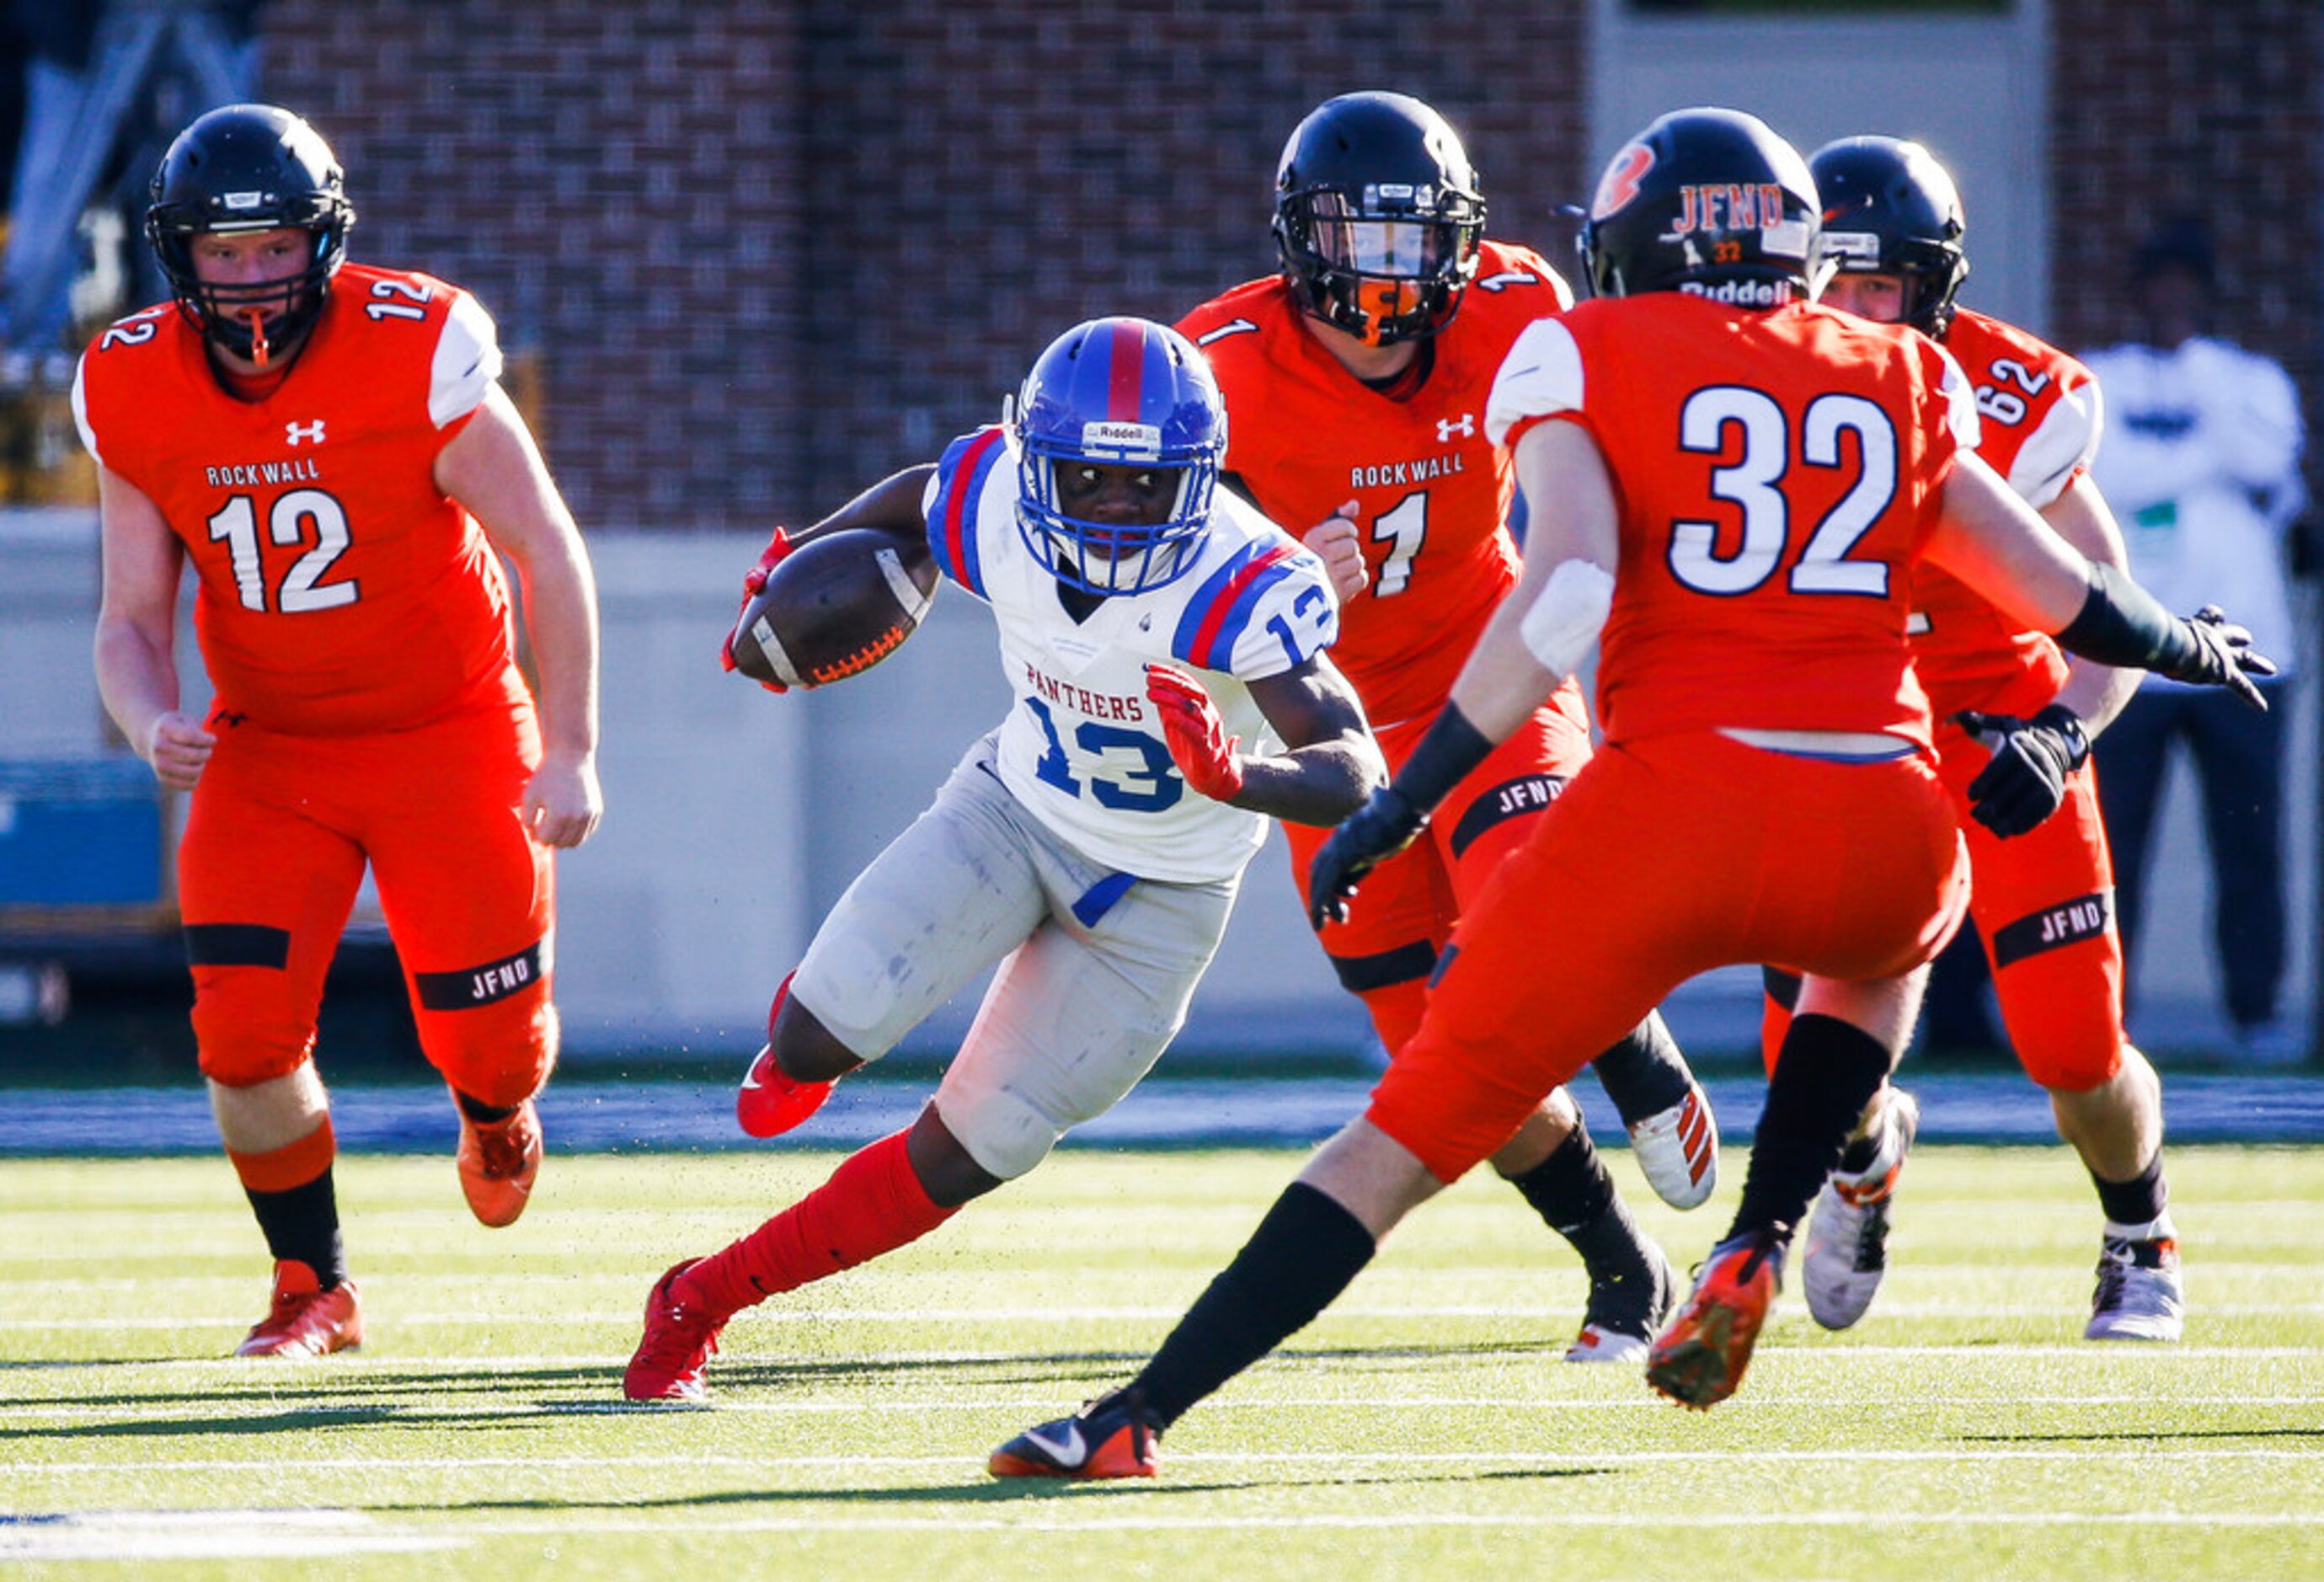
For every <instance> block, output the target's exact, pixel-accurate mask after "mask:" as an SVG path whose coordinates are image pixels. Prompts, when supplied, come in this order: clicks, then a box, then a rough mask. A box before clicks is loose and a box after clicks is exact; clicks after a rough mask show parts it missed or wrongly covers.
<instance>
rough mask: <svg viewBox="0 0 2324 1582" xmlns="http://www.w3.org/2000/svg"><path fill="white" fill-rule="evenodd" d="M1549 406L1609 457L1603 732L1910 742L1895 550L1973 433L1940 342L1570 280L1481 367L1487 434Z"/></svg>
mask: <svg viewBox="0 0 2324 1582" xmlns="http://www.w3.org/2000/svg"><path fill="white" fill-rule="evenodd" d="M1551 418H1558V419H1564V420H1567V421H1574V422H1578V423H1580V424H1582V427H1583V428H1584V429H1585V430H1588V432H1589V433H1590V435H1591V439H1593V440H1594V441H1595V442H1596V444H1597V446H1598V449H1599V450H1600V453H1601V454H1602V455H1603V456H1604V458H1605V460H1606V464H1607V468H1608V470H1609V473H1610V474H1611V475H1612V476H1613V477H1614V478H1615V479H1616V480H1618V482H1617V484H1616V490H1617V497H1618V503H1619V508H1620V539H1621V544H1620V563H1619V565H1618V568H1617V569H1616V573H1615V593H1614V607H1613V613H1612V615H1610V616H1609V619H1608V621H1607V623H1606V627H1605V632H1604V635H1603V637H1602V638H1601V640H1600V659H1599V667H1598V708H1599V719H1600V723H1601V724H1602V725H1603V726H1604V728H1605V731H1606V735H1607V738H1608V739H1609V741H1613V742H1624V741H1632V740H1637V739H1640V738H1644V737H1646V736H1651V735H1659V734H1662V733H1665V732H1670V731H1681V730H1717V729H1720V728H1725V727H1744V728H1757V729H1763V730H1817V731H1866V732H1885V733H1887V734H1890V735H1898V736H1902V737H1904V738H1906V739H1909V740H1911V741H1914V742H1917V743H1920V744H1921V745H1924V746H1925V745H1928V742H1929V730H1930V720H1929V709H1928V701H1927V698H1925V696H1924V695H1923V692H1922V690H1921V686H1920V683H1919V682H1918V681H1917V680H1915V679H1914V673H1913V667H1912V654H1911V650H1910V648H1909V647H1908V645H1907V643H1906V639H1905V617H1906V615H1907V613H1908V608H1909V606H1910V601H1911V599H1912V597H1913V594H1914V575H1915V573H1914V562H1915V561H1916V560H1918V559H1919V556H1920V552H1921V549H1922V546H1923V544H1924V543H1925V541H1926V540H1927V535H1928V532H1929V529H1930V527H1931V525H1932V523H1933V522H1934V520H1935V514H1936V504H1937V497H1938V495H1939V494H1940V492H1941V486H1942V484H1943V481H1944V479H1945V477H1946V476H1949V474H1950V471H1951V461H1952V458H1953V457H1954V456H1955V455H1956V454H1957V453H1958V451H1959V449H1960V448H1962V447H1974V446H1975V445H1976V443H1977V439H1978V421H1977V411H1976V408H1975V406H1974V405H1973V404H1972V403H1971V399H1970V393H1969V386H1968V383H1967V381H1966V380H1964V379H1963V378H1962V377H1961V372H1960V368H1959V366H1957V365H1955V364H1954V362H1953V360H1952V358H1951V357H1950V356H1947V355H1946V353H1945V351H1944V349H1943V348H1942V347H1939V346H1938V345H1937V344H1936V343H1935V342H1933V341H1932V340H1929V339H1928V338H1925V337H1923V336H1921V335H1918V334H1916V333H1914V331H1912V330H1909V329H1906V328H1902V327H1900V326H1895V325H1883V324H1871V323H1867V322H1866V321H1865V320H1862V319H1852V318H1849V317H1848V316H1847V315H1844V314H1841V313H1838V312H1834V311H1832V310H1829V309H1823V308H1817V307H1813V306H1810V305H1806V304H1795V305H1793V306H1788V307H1781V308H1775V309H1772V310H1766V311H1761V312H1753V311H1745V310H1737V309H1734V308H1730V307H1728V306H1725V305H1723V304H1720V303H1718V302H1713V301H1705V300H1702V299H1701V298H1697V297H1692V296H1688V295H1685V294H1683V293H1681V292H1677V291H1655V292H1652V293H1649V294H1646V295H1643V296H1637V297H1628V298H1619V299H1606V300H1601V301H1588V302H1584V303H1582V304H1581V305H1580V306H1579V307H1577V308H1575V309H1573V310H1572V311H1571V312H1569V313H1567V314H1566V315H1565V316H1563V318H1560V319H1545V320H1544V321H1543V322H1542V323H1540V324H1538V325H1535V327H1533V328H1530V329H1528V330H1527V331H1526V333H1525V335H1524V336H1522V337H1521V338H1519V339H1518V341H1517V345H1516V346H1515V347H1513V348H1512V349H1511V351H1510V353H1509V356H1508V365H1507V366H1506V367H1505V368H1504V369H1503V371H1502V373H1501V375H1500V378H1499V380H1498V381H1497V382H1496V384H1495V385H1494V387H1493V399H1492V407H1491V419H1490V423H1489V427H1490V429H1491V430H1492V434H1493V437H1494V438H1496V439H1504V440H1506V441H1507V442H1509V443H1512V444H1513V443H1514V442H1515V441H1516V439H1517V437H1518V436H1519V435H1520V434H1522V432H1523V430H1525V428H1526V427H1527V426H1528V425H1529V424H1531V423H1533V422H1535V421H1544V420H1546V419H1551Z"/></svg>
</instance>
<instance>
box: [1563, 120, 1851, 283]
mask: <svg viewBox="0 0 2324 1582" xmlns="http://www.w3.org/2000/svg"><path fill="white" fill-rule="evenodd" d="M1816 227H1817V208H1816V190H1815V182H1814V180H1812V179H1811V178H1810V177H1809V175H1808V165H1807V162H1806V161H1805V160H1803V159H1802V158H1801V157H1800V155H1799V151H1798V150H1797V149H1795V148H1794V147H1793V146H1792V145H1791V144H1790V143H1785V142H1784V140H1783V139H1782V138H1780V137H1778V136H1776V135H1775V133H1774V132H1772V131H1770V130H1769V129H1768V127H1767V125H1766V123H1765V122H1764V121H1761V120H1760V119H1759V118H1758V117H1757V116H1747V115H1745V114H1744V113H1743V112H1741V111H1740V110H1723V109H1717V108H1713V107H1711V106H1702V107H1700V108H1696V109H1691V110H1673V111H1672V112H1671V113H1670V114H1668V115H1667V116H1662V117H1660V118H1659V119H1657V120H1656V121H1655V122H1654V124H1653V125H1649V126H1648V127H1647V128H1646V130H1645V131H1643V132H1641V133H1639V134H1637V136H1636V137H1633V138H1632V139H1630V141H1629V142H1628V143H1625V144H1623V145H1622V150H1621V152H1620V153H1617V154H1616V155H1615V156H1614V158H1613V160H1612V161H1611V162H1609V164H1608V165H1607V166H1606V172H1605V174H1604V175H1602V176H1600V178H1599V179H1598V192H1597V196H1596V197H1595V198H1593V199H1591V204H1590V212H1589V214H1588V216H1587V217H1585V218H1584V219H1583V220H1582V236H1581V248H1582V278H1583V279H1585V280H1587V281H1588V282H1590V289H1591V291H1592V292H1593V293H1594V294H1596V295H1598V296H1601V297H1629V296H1636V295H1637V294H1638V293H1639V292H1641V291H1692V292H1695V293H1697V294H1699V295H1703V296H1709V297H1714V298H1717V299H1718V300H1719V301H1729V302H1738V303H1741V304H1743V305H1745V306H1747V307H1763V308H1765V307H1774V306H1775V305H1776V304H1778V303H1781V302H1788V301H1798V300H1802V299H1804V298H1807V297H1809V296H1812V294H1813V292H1812V291H1811V290H1810V289H1809V280H1810V274H1811V272H1812V260H1813V259H1814V258H1815V256H1816V246H1815V241H1816Z"/></svg>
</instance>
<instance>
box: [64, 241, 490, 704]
mask: <svg viewBox="0 0 2324 1582" xmlns="http://www.w3.org/2000/svg"><path fill="white" fill-rule="evenodd" d="M500 368H501V355H500V347H499V345H498V343H497V340H496V339H495V337H494V334H493V321H492V319H491V317H490V316H489V315H487V314H486V313H485V312H484V310H483V309H482V308H481V307H479V306H478V305H477V304H476V302H475V299H474V298H472V297H470V296H469V295H467V293H466V292H465V291H460V290H459V289H458V288H457V287H455V286H450V285H447V284H446V283H445V282H442V281H439V280H436V279H434V278H432V277H430V276H429V275H425V274H420V273H411V272H407V271H400V270H386V269H378V268H370V267H364V266H362V265H357V264H348V265H346V266H345V267H343V268H342V269H341V270H340V271H339V272H338V273H337V275H336V276H334V277H333V280H332V283H331V291H330V294H329V296H328V298H327V300H326V301H325V304H324V309H323V312H322V315H321V317H320V319H318V321H317V323H316V326H315V328H314V331H313V333H312V336H311V338H309V340H308V342H307V344H306V345H305V346H304V347H302V348H301V349H300V353H299V356H298V358H297V360H296V361H295V362H294V363H293V364H292V365H291V369H290V371H289V374H288V375H286V376H285V378H284V379H283V381H282V383H281V384H280V385H279V386H277V387H276V388H275V389H274V390H273V392H272V393H270V394H269V395H267V396H266V397H265V398H264V399H263V400H261V401H255V402H244V401H241V400H238V399H236V398H235V396H233V395H230V394H228V393H226V390H225V389H223V388H222V387H221V386H220V384H219V383H218V381H217V376H216V375H214V374H213V373H212V372H211V371H210V367H209V363H208V357H207V356H206V354H205V352H204V350H203V347H202V336H201V332H200V330H199V329H198V328H196V327H195V326H194V325H193V324H192V323H191V322H189V320H188V319H186V317H185V316H184V315H183V314H182V313H180V311H179V310H178V309H177V308H176V306H174V305H172V304H163V305H162V306H160V307H155V308H149V309H146V310H144V311H143V312H141V313H136V314H133V315H131V316H130V317H129V318H127V319H122V320H121V321H120V322H119V323H117V324H115V325H114V326H112V327H111V328H108V329H106V330H105V331H104V332H103V333H102V334H101V335H99V336H98V337H97V341H96V343H95V344H94V345H93V346H91V347H90V348H89V349H88V352H87V353H85V354H84V355H83V356H82V358H81V364H80V370H79V373H78V376H77V377H76V379H75V381H74V384H73V414H74V417H75V419H76V420H77V421H78V423H79V425H80V433H81V442H82V443H83V444H85V445H86V446H88V449H89V452H90V454H91V455H93V456H95V457H96V458H97V460H98V461H99V462H100V463H101V464H103V465H104V466H105V467H107V468H109V469H110V470H111V471H112V472H114V473H115V474H116V475H117V476H120V477H122V478H124V479H125V480H127V481H128V482H129V483H131V484H133V485H134V486H136V487H137V488H138V489H139V490H140V491H142V492H143V494H144V495H146V496H147V497H148V498H149V499H151V500H152V502H153V504H154V505H155V506H156V507H158V508H159V509H160V511H161V515H162V518H163V520H165V521H166V522H167V523H169V524H170V528H171V531H172V532H175V533H176V534H177V536H178V537H179V539H180V540H181V541H183V542H184V544H185V547H186V554H187V557H188V559H189V560H191V561H192V563H193V566H194V570H195V573H196V575H197V577H198V578H199V586H198V593H197V595H196V598H195V605H194V617H195V629H196V632H197V634H198V636H199V639H200V642H201V649H202V656H203V658H204V660H205V661H206V662H207V664H208V671H209V675H210V680H211V682H212V683H213V684H214V685H215V686H216V688H217V707H218V708H220V709H223V710H226V711H230V712H232V713H235V714H239V715H242V716H244V717H248V718H249V719H250V720H252V721H253V722H254V723H255V724H257V725H259V726H262V727H263V728H266V729H269V730H276V731H282V732H287V733H290V734H292V735H353V734H359V733H364V732H371V731H380V730H399V729H407V728H410V727H411V726H420V725H424V724H427V723H429V722H430V721H432V720H436V719H439V718H443V717H447V716H449V715H452V714H455V713H458V712H461V711H463V710H465V709H467V708H480V707H492V706H495V705H501V706H520V705H521V703H522V701H523V700H524V699H525V698H526V696H527V694H526V692H525V688H524V682H523V679H522V677H521V674H520V673H519V672H518V671H517V669H516V666H515V663H514V659H513V654H514V640H513V628H512V602H511V600H510V597H509V587H508V582H507V579H506V578H505V577H504V576H503V573H502V570H501V564H500V560H499V557H498V556H497V555H495V554H494V553H493V549H492V546H491V544H490V543H489V542H488V541H486V539H485V537H484V532H483V531H482V530H481V529H480V528H479V527H478V526H477V525H476V523H475V520H474V519H473V518H471V517H470V516H469V515H468V513H466V511H465V510H463V509H462V508H461V506H460V505H459V504H458V503H457V502H456V501H453V500H450V499H447V498H446V496H445V495H444V493H443V491H442V490H441V489H439V488H438V487H437V486H436V482H435V476H434V466H435V458H436V457H437V454H438V452H439V451H441V450H442V449H443V448H444V447H445V445H447V443H449V442H450V440H451V439H452V437H453V436H454V435H455V434H457V433H458V432H459V430H461V428H462V427H463V426H465V424H466V421H467V419H468V418H469V416H470V415H471V414H473V413H474V412H475V409H476V407H477V406H478V404H479V403H480V402H483V400H484V395H485V393H486V392H487V391H488V390H489V389H490V387H491V385H492V383H493V380H494V379H495V378H497V377H498V376H499V374H500Z"/></svg>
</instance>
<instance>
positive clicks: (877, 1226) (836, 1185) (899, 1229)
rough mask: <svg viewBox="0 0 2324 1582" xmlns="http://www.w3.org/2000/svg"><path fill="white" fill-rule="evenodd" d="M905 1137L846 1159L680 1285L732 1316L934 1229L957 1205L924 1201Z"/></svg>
mask: <svg viewBox="0 0 2324 1582" xmlns="http://www.w3.org/2000/svg"><path fill="white" fill-rule="evenodd" d="M904 1137H905V1133H902V1132H898V1133H895V1134H894V1135H893V1136H890V1137H882V1138H881V1139H880V1141H879V1142H877V1143H871V1145H869V1146H868V1147H865V1148H862V1149H859V1150H857V1151H856V1152H853V1153H852V1154H850V1155H848V1156H847V1158H845V1159H844V1160H843V1161H840V1165H839V1168H838V1169H837V1170H834V1171H832V1172H831V1179H830V1180H827V1181H825V1182H824V1183H823V1185H821V1186H820V1187H817V1188H816V1189H815V1190H814V1191H812V1192H809V1193H808V1194H807V1196H806V1197H804V1198H800V1199H799V1200H798V1202H796V1203H794V1204H792V1205H791V1206H790V1207H788V1208H786V1209H784V1210H783V1211H782V1212H781V1213H780V1214H778V1215H776V1216H775V1217H773V1218H772V1219H770V1220H769V1221H767V1223H766V1224H764V1225H762V1226H760V1227H759V1228H758V1229H756V1230H754V1231H752V1233H751V1234H750V1235H747V1236H744V1237H743V1238H742V1240H741V1241H739V1242H735V1243H733V1244H730V1245H729V1246H728V1247H727V1248H726V1249H725V1250H724V1252H720V1253H715V1254H712V1255H711V1256H709V1257H707V1258H705V1259H704V1260H703V1261H702V1262H701V1263H697V1264H696V1265H695V1266H694V1267H693V1269H691V1270H690V1271H688V1272H687V1276H686V1279H687V1283H688V1284H689V1285H691V1286H693V1288H694V1289H695V1291H696V1292H697V1293H698V1294H699V1296H700V1298H701V1300H703V1301H705V1303H707V1304H708V1305H709V1306H710V1307H711V1308H712V1309H714V1310H715V1311H717V1312H720V1313H733V1312H737V1311H739V1310H741V1309H743V1308H748V1307H752V1306H755V1305H757V1304H758V1303H760V1302H762V1301H764V1300H767V1298H769V1297H770V1296H773V1295H774V1294H775V1293H776V1292H778V1291H790V1290H793V1289H794V1288H796V1287H798V1286H802V1285H805V1284H807V1282H808V1281H815V1280H821V1279H822V1278H824V1276H825V1275H827V1274H836V1273H838V1272H840V1271H841V1270H843V1269H853V1268H854V1267H855V1265H857V1264H858V1263H867V1262H869V1261H870V1260H871V1259H873V1258H876V1257H878V1256H879V1255H880V1254H882V1253H889V1252H893V1251H894V1250H895V1249H896V1248H898V1247H900V1246H902V1245H904V1244H906V1243H908V1242H916V1241H918V1240H919V1239H920V1238H921V1237H922V1236H924V1235H927V1234H928V1232H930V1231H932V1230H934V1229H936V1226H940V1225H942V1224H943V1223H944V1222H945V1220H947V1219H950V1218H951V1217H953V1215H954V1214H955V1213H957V1212H958V1208H957V1206H955V1207H953V1208H945V1207H939V1206H938V1205H937V1204H936V1200H935V1199H934V1198H930V1197H929V1196H928V1193H927V1188H926V1187H923V1186H922V1185H920V1178H919V1177H918V1175H917V1174H915V1173H914V1171H913V1170H912V1161H911V1159H910V1158H909V1156H908V1155H907V1154H906V1152H905V1151H904Z"/></svg>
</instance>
